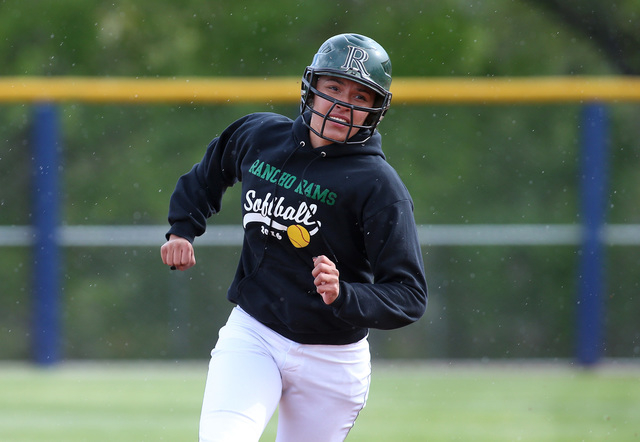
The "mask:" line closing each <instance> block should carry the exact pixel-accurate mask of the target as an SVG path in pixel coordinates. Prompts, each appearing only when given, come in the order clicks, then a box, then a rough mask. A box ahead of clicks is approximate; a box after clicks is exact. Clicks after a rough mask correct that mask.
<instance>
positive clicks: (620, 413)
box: [0, 361, 640, 442]
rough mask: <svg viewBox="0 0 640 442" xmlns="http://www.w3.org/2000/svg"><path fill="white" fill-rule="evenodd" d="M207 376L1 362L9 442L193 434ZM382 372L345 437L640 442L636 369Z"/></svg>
mask: <svg viewBox="0 0 640 442" xmlns="http://www.w3.org/2000/svg"><path fill="white" fill-rule="evenodd" d="M205 376H206V361H203V362H195V363H194V362H176V363H114V362H109V361H105V362H100V363H98V362H93V363H63V364H61V365H59V366H56V367H53V368H49V369H41V368H35V367H33V366H30V365H23V364H12V363H4V364H0V441H3V442H24V441H40V442H41V441H64V442H75V441H91V442H101V441H105V442H106V441H109V442H112V441H119V442H127V441H136V442H140V441H176V442H179V441H195V440H197V426H198V417H199V411H200V401H201V397H202V391H203V388H204V380H205ZM373 376H374V377H373V384H372V388H371V393H370V397H369V403H368V404H367V407H366V408H365V409H364V411H363V412H362V414H361V415H360V417H359V419H358V421H357V422H356V425H355V427H354V429H353V430H352V431H351V434H350V435H349V438H348V439H347V440H348V441H352V442H356V441H367V442H371V441H385V442H387V441H398V442H410V441H601V440H611V441H631V440H634V441H637V440H640V365H638V364H629V363H626V364H622V363H608V364H605V365H603V366H600V367H598V368H597V369H593V370H582V369H579V368H573V367H571V366H570V364H545V363H511V364H490V363H489V364H480V363H477V364H475V363H456V364H446V363H438V362H431V363H429V362H426V363H420V364H417V363H413V364H412V363H391V362H375V361H374V374H373ZM274 438H275V425H274V422H273V421H272V422H271V423H270V424H269V426H268V427H267V430H266V432H265V434H264V436H263V438H262V439H261V440H262V441H273V440H274Z"/></svg>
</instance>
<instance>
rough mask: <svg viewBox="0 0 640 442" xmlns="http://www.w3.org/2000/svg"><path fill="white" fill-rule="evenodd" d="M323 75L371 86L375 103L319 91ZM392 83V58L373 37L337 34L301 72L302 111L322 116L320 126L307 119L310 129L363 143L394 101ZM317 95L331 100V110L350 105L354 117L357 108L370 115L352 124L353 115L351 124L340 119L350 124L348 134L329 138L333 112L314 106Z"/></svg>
mask: <svg viewBox="0 0 640 442" xmlns="http://www.w3.org/2000/svg"><path fill="white" fill-rule="evenodd" d="M323 75H327V76H332V77H340V78H344V79H347V80H351V81H355V82H357V83H359V84H361V85H363V86H366V87H367V88H369V89H371V90H372V91H373V92H374V95H375V99H374V104H373V106H372V107H370V108H368V107H361V106H356V105H352V104H349V103H346V102H343V101H340V100H337V99H335V98H332V97H330V96H328V95H326V94H323V93H321V92H319V91H318V90H317V88H316V84H317V81H318V77H320V76H323ZM390 86H391V62H390V60H389V56H388V55H387V53H386V52H385V50H384V49H383V48H382V46H380V45H379V44H378V43H376V42H375V41H373V40H372V39H370V38H367V37H364V36H362V35H358V34H340V35H336V36H334V37H331V38H330V39H329V40H327V41H326V42H325V43H324V44H323V45H322V46H321V47H320V49H319V50H318V53H317V54H316V55H315V57H314V58H313V62H312V63H311V65H310V66H308V67H307V68H306V69H305V72H304V75H303V76H302V85H301V100H300V111H301V113H304V112H307V111H310V112H311V113H312V114H315V115H318V116H319V117H321V118H322V119H323V121H322V127H321V129H320V130H317V129H314V128H312V127H311V125H310V124H309V123H308V122H307V121H306V120H305V124H306V125H307V126H308V127H309V129H310V130H311V131H312V132H313V133H315V134H316V135H318V136H319V137H321V138H324V139H326V140H329V141H332V142H336V143H346V144H352V143H353V144H355V143H362V142H364V141H366V140H367V139H369V138H370V137H371V136H372V135H373V133H374V131H375V129H376V127H377V126H378V124H379V123H380V121H381V120H382V118H383V117H384V115H385V113H386V112H387V109H388V108H389V105H390V102H391V92H389V87H390ZM316 96H318V97H321V98H323V99H325V100H327V101H329V102H332V103H333V105H332V107H331V110H333V108H334V107H335V106H341V107H344V108H347V109H350V112H351V116H352V117H353V112H354V111H365V112H368V114H369V115H368V116H367V118H366V119H365V121H364V123H363V124H361V125H355V124H353V123H352V122H353V118H351V119H350V121H351V123H349V124H347V123H341V122H338V123H340V124H343V125H345V126H348V127H349V131H348V133H347V136H346V137H345V139H339V140H336V139H333V138H329V137H328V136H326V135H325V134H324V127H325V125H326V123H327V120H329V117H328V115H329V113H330V112H327V114H326V115H325V114H321V113H320V112H318V111H316V110H314V109H313V101H314V97H316ZM331 121H332V122H337V121H335V120H331ZM361 132H364V133H365V134H364V137H358V139H357V140H356V141H350V138H351V137H352V136H353V135H355V134H356V133H361Z"/></svg>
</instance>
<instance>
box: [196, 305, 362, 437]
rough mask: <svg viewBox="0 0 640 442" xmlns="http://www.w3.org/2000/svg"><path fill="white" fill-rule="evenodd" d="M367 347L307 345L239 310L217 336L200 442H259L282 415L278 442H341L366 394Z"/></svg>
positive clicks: (201, 419) (208, 378)
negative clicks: (263, 434)
mask: <svg viewBox="0 0 640 442" xmlns="http://www.w3.org/2000/svg"><path fill="white" fill-rule="evenodd" d="M370 359H371V358H370V353H369V343H368V341H367V339H366V338H365V339H363V340H361V341H359V342H356V343H354V344H348V345H303V344H298V343H296V342H293V341H291V340H289V339H286V338H284V337H282V336H281V335H279V334H278V333H276V332H274V331H273V330H271V329H269V328H268V327H265V326H264V325H262V324H261V323H259V322H258V321H256V320H255V319H253V318H252V317H251V316H249V315H248V314H247V313H245V312H244V311H243V310H242V309H240V308H239V307H236V308H234V309H233V311H232V312H231V315H230V316H229V320H228V321H227V324H226V325H225V326H224V327H222V328H221V329H220V335H219V339H218V342H217V343H216V346H215V348H214V349H213V351H212V352H211V362H210V364H209V373H208V375H207V383H206V386H205V392H204V400H203V403H202V414H201V417H200V441H201V442H214V441H215V442H257V441H258V440H259V439H260V436H261V434H262V432H263V431H264V428H265V427H266V425H267V423H268V422H269V420H270V419H271V416H272V415H273V413H274V412H275V410H276V407H278V406H279V409H278V432H277V437H276V442H303V441H304V442H332V441H343V440H344V439H345V438H346V437H347V434H348V433H349V430H350V429H351V427H352V426H353V424H354V422H355V420H356V418H357V417H358V413H359V412H360V410H362V408H363V407H364V406H365V403H366V400H367V395H368V392H369V383H370V376H371V363H370V362H371V361H370Z"/></svg>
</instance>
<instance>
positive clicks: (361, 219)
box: [167, 113, 427, 344]
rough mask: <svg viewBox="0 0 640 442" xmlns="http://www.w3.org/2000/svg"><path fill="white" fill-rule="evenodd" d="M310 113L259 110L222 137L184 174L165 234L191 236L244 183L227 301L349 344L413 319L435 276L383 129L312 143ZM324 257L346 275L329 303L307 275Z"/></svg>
mask: <svg viewBox="0 0 640 442" xmlns="http://www.w3.org/2000/svg"><path fill="white" fill-rule="evenodd" d="M302 118H303V117H302V116H300V117H298V118H297V119H296V120H295V121H292V120H291V119H289V118H287V117H284V116H281V115H276V114H272V113H255V114H251V115H248V116H246V117H244V118H241V119H239V120H238V121H236V122H235V123H233V124H232V125H230V126H229V127H228V128H227V129H226V130H225V131H224V132H223V133H222V134H221V135H220V136H219V137H218V138H216V139H214V140H213V141H212V142H211V144H210V145H209V147H208V148H207V151H206V153H205V155H204V158H203V159H202V161H200V163H198V164H196V165H195V166H194V167H193V169H192V170H191V171H190V172H188V173H187V174H185V175H183V176H182V177H180V179H179V180H178V184H177V186H176V189H175V191H174V193H173V195H172V196H171V202H170V207H169V223H170V224H171V228H170V230H169V232H168V233H167V237H169V235H170V234H174V235H178V236H181V237H183V238H186V239H188V240H189V241H191V242H193V240H194V238H195V237H196V236H199V235H202V234H203V233H204V231H205V228H206V223H207V219H208V218H209V217H210V216H211V215H213V214H214V213H217V212H218V211H219V210H220V207H221V202H222V196H223V194H224V191H225V189H227V188H228V187H229V186H232V185H234V184H235V183H236V182H238V181H241V182H242V215H243V226H244V241H243V246H242V254H241V257H240V262H239V264H238V269H237V272H236V275H235V278H234V280H233V282H232V283H231V286H230V287H229V291H228V295H227V296H228V298H229V300H230V301H231V302H233V303H236V304H238V305H240V306H241V307H242V308H243V309H244V310H245V311H246V312H247V313H249V314H250V315H251V316H253V317H254V318H256V319H257V320H258V321H260V322H261V323H263V324H265V325H266V326H268V327H270V328H271V329H273V330H275V331H276V332H278V333H280V334H281V335H283V336H285V337H287V338H289V339H291V340H293V341H296V342H299V343H303V344H348V343H352V342H356V341H358V340H360V339H362V338H363V337H365V336H366V335H367V332H368V328H377V329H393V328H398V327H402V326H404V325H407V324H410V323H412V322H414V321H417V320H418V319H419V318H420V317H421V316H422V315H423V314H424V312H425V309H426V305H427V284H426V281H425V277H424V265H423V262H422V254H421V252H420V246H419V242H418V238H417V232H416V227H415V221H414V218H413V203H412V200H411V197H410V195H409V192H408V191H407V189H406V187H405V186H404V184H403V183H402V181H401V180H400V178H399V176H398V174H397V173H396V172H395V170H394V169H393V168H392V167H391V166H390V165H389V164H388V163H387V162H386V160H385V157H384V154H383V153H382V148H381V141H380V140H381V137H380V134H379V133H377V132H376V133H375V134H374V135H373V136H372V137H371V138H370V139H369V140H368V141H366V142H364V143H360V144H350V145H346V144H331V145H328V146H323V147H320V148H315V149H314V148H313V147H312V146H311V142H310V140H309V129H308V128H307V127H306V126H305V124H304V122H303V121H302ZM305 118H308V115H307V116H305ZM359 135H361V134H356V137H357V136H359ZM320 255H326V256H327V257H328V258H329V259H331V260H332V261H333V262H334V263H335V264H336V267H337V268H338V271H339V272H340V294H339V297H338V298H337V299H336V300H335V301H334V302H333V303H332V304H331V305H326V304H325V303H324V302H323V300H322V298H321V297H320V295H319V294H318V293H317V292H316V287H315V285H314V284H313V276H312V275H311V271H312V269H313V257H315V256H320Z"/></svg>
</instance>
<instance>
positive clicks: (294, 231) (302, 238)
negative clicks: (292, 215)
mask: <svg viewBox="0 0 640 442" xmlns="http://www.w3.org/2000/svg"><path fill="white" fill-rule="evenodd" d="M287 235H288V236H289V241H291V244H293V246H294V247H295V248H297V249H300V248H302V247H307V246H308V245H309V240H310V239H311V236H310V235H309V231H308V230H307V229H305V228H304V227H302V226H301V225H298V224H295V225H293V226H289V227H287Z"/></svg>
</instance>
